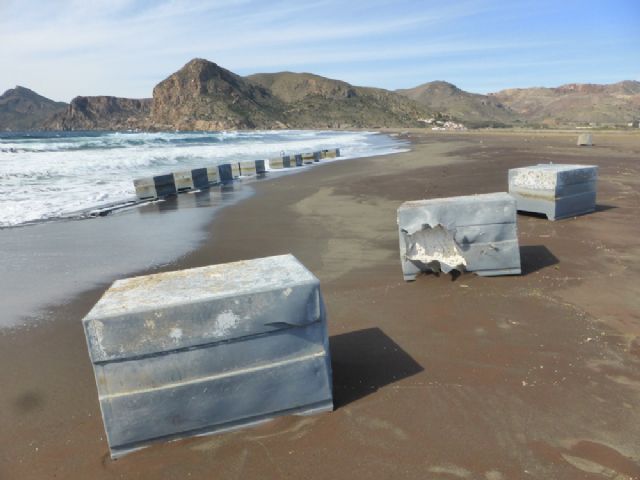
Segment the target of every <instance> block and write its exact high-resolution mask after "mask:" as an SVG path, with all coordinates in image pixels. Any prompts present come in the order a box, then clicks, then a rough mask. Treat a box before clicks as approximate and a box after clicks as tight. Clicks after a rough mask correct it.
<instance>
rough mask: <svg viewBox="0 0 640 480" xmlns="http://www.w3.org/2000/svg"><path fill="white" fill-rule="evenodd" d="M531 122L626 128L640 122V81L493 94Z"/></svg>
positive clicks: (576, 85) (571, 85)
mask: <svg viewBox="0 0 640 480" xmlns="http://www.w3.org/2000/svg"><path fill="white" fill-rule="evenodd" d="M489 96H490V97H492V98H494V99H496V100H497V101H498V102H500V103H503V104H505V105H506V106H508V107H509V108H510V109H511V110H513V111H514V112H516V113H517V114H518V115H519V116H520V117H521V118H522V119H523V120H525V121H526V122H528V123H538V124H546V125H549V126H560V125H575V124H586V123H597V124H613V125H616V124H618V125H625V124H627V123H629V122H632V121H637V120H638V119H640V82H637V81H632V80H626V81H623V82H618V83H614V84H610V85H598V84H589V83H584V84H580V83H571V84H567V85H562V86H560V87H556V88H542V87H538V88H514V89H508V90H502V91H499V92H497V93H492V94H490V95H489Z"/></svg>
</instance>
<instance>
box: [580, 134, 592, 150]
mask: <svg viewBox="0 0 640 480" xmlns="http://www.w3.org/2000/svg"><path fill="white" fill-rule="evenodd" d="M577 145H578V146H579V147H591V146H593V138H592V136H591V134H590V133H581V134H580V135H578V142H577Z"/></svg>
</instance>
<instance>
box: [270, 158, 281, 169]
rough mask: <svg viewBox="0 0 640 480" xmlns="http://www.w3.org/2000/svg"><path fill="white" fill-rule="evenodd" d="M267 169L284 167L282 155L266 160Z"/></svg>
mask: <svg viewBox="0 0 640 480" xmlns="http://www.w3.org/2000/svg"><path fill="white" fill-rule="evenodd" d="M267 164H268V168H269V170H280V169H282V168H284V162H283V160H282V157H277V158H270V159H269V160H267Z"/></svg>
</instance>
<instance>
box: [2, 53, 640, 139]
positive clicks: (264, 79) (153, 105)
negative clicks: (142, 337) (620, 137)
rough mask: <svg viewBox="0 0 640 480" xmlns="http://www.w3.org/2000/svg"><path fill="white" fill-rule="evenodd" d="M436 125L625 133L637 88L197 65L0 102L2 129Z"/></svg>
mask: <svg viewBox="0 0 640 480" xmlns="http://www.w3.org/2000/svg"><path fill="white" fill-rule="evenodd" d="M433 117H436V118H438V119H442V118H445V119H447V118H451V119H454V120H458V121H460V122H462V123H464V124H465V125H467V126H469V127H483V126H512V125H531V126H536V125H546V126H551V127H556V126H558V127H559V126H564V127H572V126H576V125H581V124H588V123H596V124H605V125H606V124H608V125H626V124H628V123H630V122H633V121H637V120H639V119H640V82H637V81H630V80H628V81H623V82H619V83H615V84H611V85H594V84H569V85H563V86H560V87H557V88H521V89H510V90H503V91H500V92H497V93H491V94H488V95H480V94H476V93H469V92H465V91H464V90H461V89H459V88H458V87H456V86H455V85H452V84H450V83H447V82H443V81H436V82H430V83H425V84H423V85H420V86H417V87H415V88H410V89H404V90H397V91H396V92H391V91H389V90H384V89H381V88H370V87H357V86H354V85H350V84H349V83H347V82H343V81H341V80H334V79H330V78H325V77H321V76H319V75H313V74H311V73H292V72H280V73H258V74H255V75H249V76H247V77H241V76H239V75H236V74H235V73H233V72H230V71H229V70H226V69H224V68H222V67H220V66H218V65H216V64H215V63H213V62H210V61H208V60H204V59H200V58H196V59H193V60H191V61H190V62H188V63H187V64H186V65H184V66H183V67H182V68H181V69H180V70H178V71H177V72H175V73H173V74H171V75H170V76H169V77H167V78H166V79H165V80H163V81H161V82H160V83H159V84H158V85H156V87H155V88H154V89H153V98H149V99H133V98H118V97H108V96H95V97H76V98H74V99H73V100H72V101H71V104H69V105H67V104H65V103H62V102H54V101H52V100H49V99H47V98H44V97H42V96H40V95H38V94H37V93H35V92H32V91H31V90H28V89H26V88H23V87H16V88H15V89H12V90H8V91H7V92H5V93H4V95H2V96H1V97H0V130H7V129H11V130H28V129H49V130H128V129H141V130H226V129H254V128H259V129H272V128H273V129H277V128H309V129H324V128H378V127H419V126H424V125H425V124H424V123H423V122H421V120H424V119H427V118H433Z"/></svg>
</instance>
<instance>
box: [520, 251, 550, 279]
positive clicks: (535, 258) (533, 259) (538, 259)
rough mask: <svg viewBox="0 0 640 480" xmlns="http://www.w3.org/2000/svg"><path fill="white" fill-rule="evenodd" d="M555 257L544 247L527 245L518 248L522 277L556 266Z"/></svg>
mask: <svg viewBox="0 0 640 480" xmlns="http://www.w3.org/2000/svg"><path fill="white" fill-rule="evenodd" d="M558 263H559V261H558V259H557V258H556V256H555V255H554V254H553V253H551V252H550V251H549V249H548V248H547V247H545V246H544V245H527V246H524V247H520V267H521V268H522V275H529V274H530V273H534V272H537V271H538V270H542V269H543V268H546V267H550V266H552V265H557V264H558Z"/></svg>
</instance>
